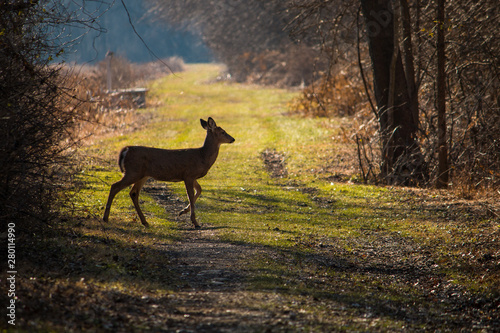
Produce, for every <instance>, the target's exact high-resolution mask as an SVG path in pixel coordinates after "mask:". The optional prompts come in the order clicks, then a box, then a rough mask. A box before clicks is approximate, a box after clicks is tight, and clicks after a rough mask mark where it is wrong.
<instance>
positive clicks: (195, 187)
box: [179, 180, 201, 216]
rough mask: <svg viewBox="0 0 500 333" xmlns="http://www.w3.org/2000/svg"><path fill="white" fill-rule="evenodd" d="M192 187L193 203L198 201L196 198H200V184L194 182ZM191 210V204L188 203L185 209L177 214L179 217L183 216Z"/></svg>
mask: <svg viewBox="0 0 500 333" xmlns="http://www.w3.org/2000/svg"><path fill="white" fill-rule="evenodd" d="M193 186H194V189H195V191H196V192H195V194H194V198H193V203H195V202H196V200H198V197H199V196H200V194H201V186H200V184H198V182H197V181H196V180H195V181H194V183H193ZM190 208H191V203H189V204H188V205H187V206H186V208H184V209H183V210H181V212H180V213H179V216H181V215H183V214H186V213H187V212H189V210H190Z"/></svg>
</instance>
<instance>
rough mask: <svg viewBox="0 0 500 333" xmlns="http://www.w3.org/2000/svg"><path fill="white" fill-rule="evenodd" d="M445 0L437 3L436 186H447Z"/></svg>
mask: <svg viewBox="0 0 500 333" xmlns="http://www.w3.org/2000/svg"><path fill="white" fill-rule="evenodd" d="M444 5H445V0H438V4H437V22H436V24H437V80H436V87H437V96H436V101H437V103H436V104H437V114H438V178H437V183H436V186H437V187H438V188H446V187H448V179H449V167H448V147H447V142H446V141H447V140H446V71H445V61H446V54H445V41H444V34H445V31H446V29H445V20H444V18H445V13H444V12H445V6H444Z"/></svg>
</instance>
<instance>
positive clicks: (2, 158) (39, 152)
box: [0, 1, 79, 223]
mask: <svg viewBox="0 0 500 333" xmlns="http://www.w3.org/2000/svg"><path fill="white" fill-rule="evenodd" d="M34 3H35V4H34ZM48 13H49V11H42V10H41V9H40V8H39V7H38V5H36V2H29V3H27V2H24V1H23V2H21V1H18V2H8V3H2V4H0V32H1V33H0V44H1V45H2V47H1V48H0V69H1V70H0V119H1V121H0V141H1V142H2V143H1V146H0V147H1V148H0V212H1V213H0V219H1V220H2V221H10V220H18V223H20V222H24V221H32V220H35V221H38V222H39V221H48V220H49V219H50V217H51V215H52V213H53V210H52V206H53V204H54V203H55V202H56V193H57V189H58V188H60V186H61V183H62V181H61V180H62V178H64V177H65V176H68V175H69V174H70V172H69V173H68V170H69V169H70V167H69V166H70V164H68V163H66V162H67V158H66V157H67V156H66V154H65V153H64V152H65V151H66V148H68V146H71V145H72V142H71V140H66V139H67V138H68V135H69V131H68V130H69V129H70V128H71V127H72V126H73V124H74V123H75V121H76V120H77V118H78V114H77V112H76V110H77V106H78V105H79V101H77V100H75V99H74V98H73V95H72V91H71V90H70V89H65V88H61V87H63V86H64V77H62V76H61V75H60V74H61V71H60V68H59V67H57V66H49V65H48V63H49V62H50V61H51V60H52V59H53V58H54V57H56V56H57V55H58V54H59V53H60V52H61V51H58V50H57V49H54V45H56V44H54V41H53V40H50V35H48V31H49V30H50V29H48V27H47V26H46V25H45V24H41V23H40V22H48V21H49V20H45V19H46V18H47V17H46V16H45V15H49V14H48ZM50 22H53V21H52V20H50Z"/></svg>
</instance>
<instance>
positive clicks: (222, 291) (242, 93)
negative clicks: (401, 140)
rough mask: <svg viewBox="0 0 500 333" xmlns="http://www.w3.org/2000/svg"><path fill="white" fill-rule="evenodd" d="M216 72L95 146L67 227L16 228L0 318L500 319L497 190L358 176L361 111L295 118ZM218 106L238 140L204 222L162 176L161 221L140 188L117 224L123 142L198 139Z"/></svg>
mask: <svg viewBox="0 0 500 333" xmlns="http://www.w3.org/2000/svg"><path fill="white" fill-rule="evenodd" d="M218 71H219V68H218V67H216V66H213V65H197V66H192V67H190V70H188V71H187V72H185V73H182V74H179V76H180V77H167V78H164V79H160V80H158V81H155V82H154V83H152V85H151V87H150V90H151V92H150V96H149V98H150V99H151V101H150V107H149V108H148V109H146V110H144V111H141V112H138V113H137V115H136V117H137V118H136V120H137V121H136V122H135V123H134V124H131V125H130V126H129V125H127V124H123V126H121V127H120V126H118V127H117V128H118V130H116V129H115V130H114V132H112V133H109V132H108V133H107V134H106V135H102V136H100V137H96V138H95V140H93V141H89V142H88V143H87V144H86V147H85V149H84V155H85V156H87V158H85V159H84V160H83V162H82V164H83V166H82V172H81V174H80V176H79V177H78V178H77V179H76V180H75V193H73V194H72V195H73V201H72V204H71V206H70V207H68V208H67V211H64V212H63V214H62V217H61V219H60V221H59V223H56V224H54V225H52V226H51V227H50V228H48V229H47V228H46V229H45V230H41V231H38V230H37V231H32V232H19V237H18V239H17V245H16V246H17V251H18V257H19V262H18V266H19V273H18V279H17V280H16V296H17V303H16V305H17V307H16V326H15V327H13V326H9V325H7V324H6V323H5V325H4V323H3V322H2V326H0V327H1V328H2V329H5V331H7V332H10V331H21V332H24V331H26V332H36V331H39V332H82V331H90V332H146V331H152V332H303V331H305V332H332V331H333V332H335V331H347V332H358V331H363V332H407V331H412V332H420V331H450V332H456V331H464V332H499V331H500V287H499V285H500V218H499V214H500V206H499V203H498V196H497V195H496V194H494V193H493V194H490V195H484V196H482V197H481V196H475V198H474V199H470V198H467V199H465V198H463V196H460V195H457V193H455V192H452V191H443V190H440V191H436V190H426V189H417V188H398V187H383V186H373V185H363V184H359V183H357V182H356V179H357V178H356V169H355V167H353V165H356V164H355V163H353V159H354V157H353V156H354V152H353V149H354V146H353V143H352V142H351V143H349V142H348V140H345V138H343V136H342V134H341V133H343V130H342V127H344V126H347V123H348V122H349V120H348V119H329V120H327V119H304V118H300V117H296V116H290V115H288V114H287V112H286V108H287V102H288V101H289V100H290V99H291V98H293V97H294V96H295V93H294V92H290V91H285V90H279V89H270V88H262V87H256V86H247V85H238V84H233V83H227V82H218V81H216V80H214V79H213V78H214V77H216V75H217V73H218ZM207 116H212V117H214V119H215V120H216V121H217V123H218V125H219V126H222V127H223V128H224V129H225V130H227V132H228V133H229V134H231V135H232V136H233V137H235V138H236V142H235V143H234V144H231V145H223V146H221V151H220V154H219V158H218V160H217V162H216V164H215V165H214V167H213V168H212V170H210V172H209V174H208V175H207V176H206V177H205V178H204V179H202V180H200V184H201V186H202V188H203V194H202V196H201V197H200V199H199V200H198V202H197V216H198V217H199V221H200V222H201V224H202V229H201V230H195V229H194V228H193V227H192V225H191V224H190V222H189V219H188V218H186V217H185V216H182V217H179V216H178V212H179V211H180V210H181V209H182V208H183V207H184V206H185V205H186V199H185V194H184V189H183V186H182V184H177V183H174V184H172V183H168V184H165V183H162V182H157V181H148V182H147V184H146V185H145V188H144V190H143V192H142V196H141V206H142V210H143V211H144V212H145V215H146V218H147V219H148V221H149V223H150V224H151V227H149V228H144V227H143V226H142V225H141V224H140V222H139V221H138V218H137V216H136V213H135V210H134V208H133V205H132V202H131V201H130V198H129V197H128V193H127V192H128V190H124V191H122V192H121V193H120V194H119V195H118V196H117V198H116V199H115V202H114V204H113V208H112V211H111V216H110V221H109V222H108V223H104V222H102V220H101V216H102V213H103V209H104V203H105V201H106V197H107V193H108V191H109V186H110V185H111V184H112V183H113V182H115V181H117V180H118V179H120V176H121V175H120V173H119V171H118V167H117V165H116V155H117V153H118V151H119V149H120V147H122V146H124V145H127V144H141V145H150V146H157V147H165V148H166V147H173V148H178V147H187V146H196V145H200V144H201V142H202V141H203V135H204V134H203V129H202V128H201V126H199V120H198V119H199V118H204V119H206V117H207ZM5 283H6V282H5ZM5 296H6V295H5V293H4V294H3V295H1V297H2V300H3V298H5ZM2 304H4V303H3V301H2Z"/></svg>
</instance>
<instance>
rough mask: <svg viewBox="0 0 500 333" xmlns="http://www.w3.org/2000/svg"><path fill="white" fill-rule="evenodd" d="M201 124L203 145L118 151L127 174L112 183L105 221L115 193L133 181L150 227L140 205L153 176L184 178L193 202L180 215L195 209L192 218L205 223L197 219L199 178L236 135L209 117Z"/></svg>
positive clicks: (132, 193) (135, 196)
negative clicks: (143, 190)
mask: <svg viewBox="0 0 500 333" xmlns="http://www.w3.org/2000/svg"><path fill="white" fill-rule="evenodd" d="M200 122H201V126H202V127H203V128H204V129H205V130H206V131H207V136H206V137H205V142H204V144H203V146H202V147H200V148H188V149H161V148H153V147H144V146H127V147H124V148H123V149H122V150H121V151H120V154H119V155H118V165H119V167H120V170H121V171H122V172H123V177H122V179H120V180H119V181H118V182H116V183H114V184H112V185H111V189H110V191H109V196H108V202H107V204H106V210H105V211H104V217H103V220H104V222H108V218H109V212H110V209H111V204H112V203H113V199H114V198H115V196H116V195H117V194H118V192H120V191H121V190H123V189H124V188H126V187H128V186H130V185H132V184H133V186H132V189H131V190H130V197H131V199H132V202H133V204H134V207H135V210H136V211H137V215H139V218H140V220H141V223H142V224H143V225H144V226H145V227H148V226H149V224H148V222H146V218H145V217H144V214H143V213H142V211H141V208H140V206H139V193H140V192H141V188H142V186H143V185H144V184H145V183H146V181H147V180H148V179H149V178H154V179H156V180H159V181H167V182H181V181H183V182H184V185H185V187H186V192H187V196H188V200H189V204H188V205H187V206H186V208H184V209H183V210H182V211H180V212H179V216H181V215H183V214H186V213H187V212H189V211H190V212H191V216H190V217H191V222H192V223H193V225H194V227H195V229H200V228H201V226H200V225H199V224H198V222H197V221H196V214H195V202H196V200H197V199H198V197H199V196H200V194H201V186H200V184H198V181H197V179H200V178H202V177H204V176H205V175H206V174H207V173H208V170H210V168H211V167H212V165H213V164H214V163H215V160H216V159H217V156H218V155H219V148H220V146H221V144H223V143H233V142H234V141H235V139H234V138H233V137H232V136H231V135H229V134H228V133H226V131H225V130H224V129H222V128H221V127H218V126H217V124H216V123H215V121H214V120H213V119H212V118H211V117H209V118H208V120H207V121H205V120H203V119H200Z"/></svg>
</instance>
